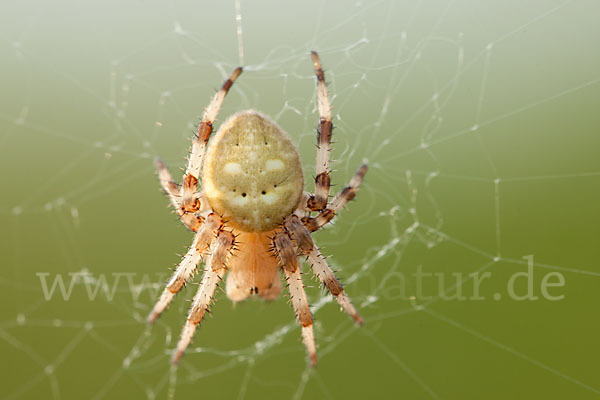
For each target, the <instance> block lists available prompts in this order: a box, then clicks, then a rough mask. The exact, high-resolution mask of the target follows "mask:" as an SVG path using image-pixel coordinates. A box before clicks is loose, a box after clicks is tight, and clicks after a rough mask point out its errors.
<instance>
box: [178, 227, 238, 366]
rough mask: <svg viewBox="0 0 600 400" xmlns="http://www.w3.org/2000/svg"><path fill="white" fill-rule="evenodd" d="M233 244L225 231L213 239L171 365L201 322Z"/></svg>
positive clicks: (224, 269)
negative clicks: (200, 281) (204, 269)
mask: <svg viewBox="0 0 600 400" xmlns="http://www.w3.org/2000/svg"><path fill="white" fill-rule="evenodd" d="M234 242H235V237H234V236H233V234H232V233H231V232H227V231H221V233H219V236H217V238H216V239H215V244H214V246H213V248H212V254H211V255H210V257H209V259H208V261H207V263H206V271H205V272H204V276H203V277H202V283H201V284H200V287H199V288H198V292H197V293H196V295H195V296H194V300H193V302H192V308H190V311H189V314H188V317H187V321H186V323H185V326H184V327H183V330H182V331H181V338H180V339H179V342H178V343H177V347H176V348H175V351H174V352H173V356H172V357H171V362H172V363H173V364H177V363H178V362H179V360H180V359H181V357H182V356H183V353H184V351H185V349H187V347H188V346H189V344H190V342H191V341H192V338H193V336H194V333H195V332H196V328H197V326H198V324H200V322H202V319H203V318H204V315H205V314H206V311H208V307H209V305H210V303H211V301H212V298H213V296H214V294H215V290H216V288H217V285H218V284H219V282H220V281H221V280H222V279H223V275H225V272H226V271H227V267H226V263H227V257H228V255H229V254H230V252H231V250H232V249H233V245H234Z"/></svg>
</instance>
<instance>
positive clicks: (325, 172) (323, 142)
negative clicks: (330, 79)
mask: <svg viewBox="0 0 600 400" xmlns="http://www.w3.org/2000/svg"><path fill="white" fill-rule="evenodd" d="M311 57H312V61H313V65H314V68H315V75H316V76H317V103H318V108H319V117H320V121H319V127H318V129H317V142H318V146H317V163H316V176H315V194H314V196H312V197H311V198H310V200H309V202H308V206H309V208H310V209H311V210H313V211H321V210H323V209H324V208H325V206H327V201H328V200H329V187H330V186H331V177H330V175H329V174H330V171H329V156H330V152H331V133H332V130H333V124H332V122H331V105H330V103H329V96H328V95H327V85H326V84H325V74H324V73H323V68H322V67H321V60H320V59H319V55H318V54H317V52H316V51H313V52H311Z"/></svg>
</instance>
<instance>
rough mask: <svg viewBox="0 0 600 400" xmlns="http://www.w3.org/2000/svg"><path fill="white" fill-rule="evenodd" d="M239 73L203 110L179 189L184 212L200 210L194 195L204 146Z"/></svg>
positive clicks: (222, 87)
mask: <svg viewBox="0 0 600 400" xmlns="http://www.w3.org/2000/svg"><path fill="white" fill-rule="evenodd" d="M241 73H242V68H241V67H238V68H236V69H235V70H234V71H233V72H232V73H231V75H230V76H229V78H228V79H227V80H226V81H225V83H223V86H221V89H220V90H219V91H218V92H217V93H216V94H215V95H214V97H213V98H212V100H211V102H210V104H209V105H208V107H206V109H205V110H204V116H203V117H202V122H200V125H199V127H198V133H197V134H196V138H195V140H194V141H193V143H192V151H191V154H190V158H189V160H188V166H187V169H186V171H185V176H184V178H183V184H182V188H181V197H182V200H181V207H182V209H183V211H184V212H195V211H197V210H198V209H199V208H200V200H198V198H196V196H195V194H196V188H197V186H198V179H199V177H200V169H201V168H202V158H203V156H204V150H205V149H206V144H207V142H208V139H209V138H210V134H211V133H212V128H213V123H214V121H215V119H216V118H217V114H218V113H219V110H220V109H221V105H222V104H223V100H225V96H226V95H227V92H228V91H229V89H230V88H231V86H232V85H233V82H235V80H236V79H237V77H238V76H240V74H241Z"/></svg>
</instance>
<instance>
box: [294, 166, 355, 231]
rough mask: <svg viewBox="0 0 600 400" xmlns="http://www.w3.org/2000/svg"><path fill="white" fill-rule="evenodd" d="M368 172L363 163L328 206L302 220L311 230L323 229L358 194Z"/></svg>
mask: <svg viewBox="0 0 600 400" xmlns="http://www.w3.org/2000/svg"><path fill="white" fill-rule="evenodd" d="M366 173H367V165H366V164H362V165H361V166H360V168H359V169H358V170H357V171H356V172H355V173H354V176H353V177H352V179H350V183H348V185H347V186H346V187H344V189H342V191H341V192H339V193H338V194H337V195H336V196H335V198H334V199H333V200H332V201H331V203H329V205H328V206H327V208H325V209H324V210H323V211H321V212H320V213H319V214H317V215H316V216H315V217H306V218H303V219H302V221H303V222H304V225H305V226H306V228H307V229H308V230H309V231H310V232H315V231H318V230H319V229H321V228H322V227H323V226H324V225H325V224H327V223H328V222H329V221H331V220H332V219H333V217H335V215H336V214H337V213H338V212H339V211H340V210H341V209H342V207H344V206H345V205H346V203H348V202H349V201H350V200H352V199H353V198H354V196H356V192H358V188H359V187H360V184H361V183H362V181H363V178H364V176H365V174H366Z"/></svg>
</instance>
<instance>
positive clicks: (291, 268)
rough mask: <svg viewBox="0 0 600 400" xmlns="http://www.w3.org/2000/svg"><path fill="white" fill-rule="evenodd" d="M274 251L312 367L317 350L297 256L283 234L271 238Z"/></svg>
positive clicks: (287, 238) (314, 363) (315, 362)
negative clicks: (300, 327) (285, 281)
mask: <svg viewBox="0 0 600 400" xmlns="http://www.w3.org/2000/svg"><path fill="white" fill-rule="evenodd" d="M273 244H274V245H275V251H276V252H277V254H278V256H279V260H280V262H281V265H282V267H283V273H284V275H285V279H286V280H287V283H288V288H289V291H290V298H291V300H292V304H293V306H294V311H295V312H296V318H297V319H298V322H299V323H300V325H301V326H302V342H303V343H304V346H306V351H307V352H308V357H309V359H310V364H311V365H312V366H313V367H314V366H315V365H316V364H317V349H316V346H315V336H314V333H313V320H312V315H311V313H310V309H309V308H308V300H307V299H306V292H305V291H304V285H303V283H302V275H301V274H300V267H299V265H298V256H297V255H296V249H295V248H294V245H293V244H292V241H291V240H290V237H289V236H288V234H287V233H285V232H279V233H278V234H276V235H275V237H274V238H273Z"/></svg>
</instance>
